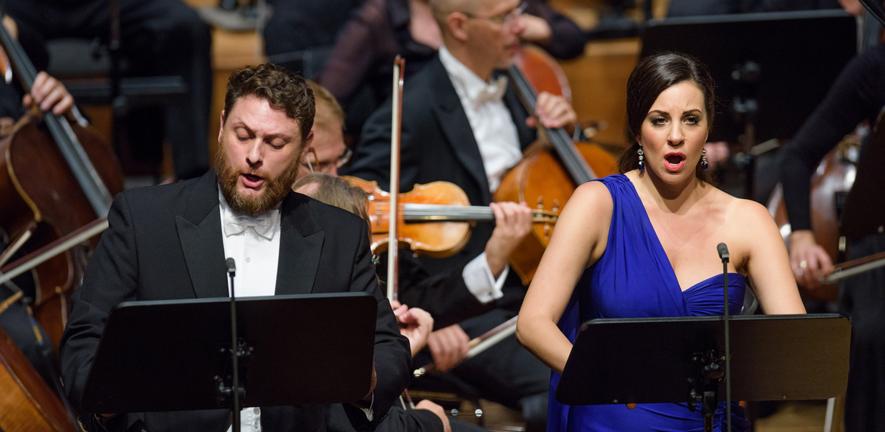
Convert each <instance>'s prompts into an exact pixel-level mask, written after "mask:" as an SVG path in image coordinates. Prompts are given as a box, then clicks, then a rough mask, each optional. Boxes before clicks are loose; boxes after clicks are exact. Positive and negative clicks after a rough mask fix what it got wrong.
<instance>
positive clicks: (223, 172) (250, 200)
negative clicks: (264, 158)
mask: <svg viewBox="0 0 885 432" xmlns="http://www.w3.org/2000/svg"><path fill="white" fill-rule="evenodd" d="M221 147H222V148H220V149H218V152H217V153H216V156H215V167H216V170H217V171H218V186H219V187H220V188H221V193H222V194H223V195H224V199H225V200H227V204H228V205H229V206H230V208H231V209H232V210H233V211H234V212H237V213H244V214H247V215H250V216H257V215H260V214H262V213H265V212H267V211H269V210H271V209H273V208H275V207H276V206H277V205H279V204H280V202H282V201H283V198H285V197H286V195H287V194H288V193H289V191H290V190H291V188H292V184H293V183H295V178H296V176H297V175H298V160H299V159H298V158H295V159H294V162H293V163H292V165H290V166H289V167H287V168H286V170H285V171H283V173H282V174H281V175H280V176H279V177H276V178H267V177H265V178H264V188H263V189H264V191H263V192H262V193H261V194H259V195H258V196H254V197H248V196H243V195H241V194H240V193H239V192H238V191H237V182H238V181H239V179H240V172H239V171H238V170H237V169H235V168H234V167H232V166H231V165H230V163H228V161H227V160H226V159H225V157H224V144H222V145H221Z"/></svg>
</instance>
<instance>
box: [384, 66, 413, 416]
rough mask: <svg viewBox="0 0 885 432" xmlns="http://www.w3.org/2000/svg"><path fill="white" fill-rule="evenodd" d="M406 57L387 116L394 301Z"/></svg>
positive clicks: (397, 69)
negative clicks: (388, 125)
mask: <svg viewBox="0 0 885 432" xmlns="http://www.w3.org/2000/svg"><path fill="white" fill-rule="evenodd" d="M405 71H406V60H405V59H404V58H402V56H399V55H397V56H396V58H395V59H393V96H392V98H391V101H392V102H391V103H392V110H391V116H390V187H389V188H388V190H390V207H389V209H388V214H387V215H388V219H387V225H388V227H389V228H388V230H387V299H388V300H390V301H396V300H397V296H398V293H399V240H398V239H399V228H398V227H397V225H398V224H397V221H399V165H400V163H399V153H400V143H401V142H402V122H403V74H404V73H405ZM399 401H400V405H402V407H403V409H414V408H415V403H414V402H412V397H411V396H409V391H408V390H407V389H403V392H402V393H401V394H400V398H399Z"/></svg>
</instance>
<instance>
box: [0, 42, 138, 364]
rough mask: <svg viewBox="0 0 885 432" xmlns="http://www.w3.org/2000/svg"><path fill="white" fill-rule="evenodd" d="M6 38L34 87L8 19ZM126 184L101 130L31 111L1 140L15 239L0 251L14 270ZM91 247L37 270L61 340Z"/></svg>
mask: <svg viewBox="0 0 885 432" xmlns="http://www.w3.org/2000/svg"><path fill="white" fill-rule="evenodd" d="M0 43H2V46H3V48H4V50H5V52H6V54H7V56H8V58H9V60H10V63H11V66H12V69H13V70H14V76H15V77H16V78H17V79H18V81H19V82H20V84H21V86H22V88H23V89H24V90H25V91H26V92H30V89H31V87H32V86H33V84H34V80H35V79H36V76H37V71H36V69H35V68H34V65H33V64H32V63H31V61H30V59H29V58H28V57H27V55H26V54H25V52H24V50H23V49H22V47H21V45H19V43H18V41H16V40H15V39H14V38H13V37H12V36H11V35H10V34H9V32H8V31H7V30H6V28H5V27H3V26H0ZM47 132H48V133H47ZM122 189H123V175H122V172H121V171H120V168H119V163H118V162H117V159H116V156H115V155H114V153H113V150H112V149H111V147H110V146H109V145H108V144H107V143H106V142H104V141H103V140H101V139H100V138H99V137H98V135H97V134H95V133H94V132H92V131H90V130H89V129H86V128H84V127H82V126H81V125H79V124H76V123H75V124H71V123H70V122H68V119H67V118H66V117H64V116H56V115H54V114H53V113H51V112H49V113H44V114H43V115H42V116H38V115H34V114H32V113H27V114H26V115H25V116H23V117H22V118H21V119H20V120H19V121H18V122H17V123H16V125H15V126H14V128H13V133H12V134H11V135H10V136H9V137H7V138H6V139H4V140H2V142H0V205H2V206H3V212H0V230H2V232H3V234H4V237H5V239H6V240H7V242H6V243H7V244H8V246H7V247H6V249H5V250H3V251H2V253H0V268H3V269H4V270H8V268H7V267H6V264H9V263H10V262H12V261H13V260H14V258H17V257H20V256H22V255H26V254H29V253H31V252H34V251H37V250H39V249H41V248H42V247H44V246H46V245H49V244H51V243H53V242H54V241H56V240H57V239H59V238H61V237H63V236H65V235H66V234H69V233H72V232H74V231H76V230H78V229H79V228H81V227H83V226H85V225H87V224H89V223H90V222H94V221H95V220H96V219H103V218H104V217H106V215H107V213H108V210H109V208H110V204H111V197H112V194H114V193H117V192H119V191H121V190H122ZM92 245H94V243H93V244H92ZM89 250H90V245H89V244H86V245H84V244H83V243H79V244H78V245H77V246H75V247H72V248H71V249H68V250H66V251H64V252H63V253H61V254H58V255H56V256H54V257H53V258H51V259H48V260H46V261H45V262H43V263H42V264H40V265H39V266H37V267H35V268H34V269H33V270H32V271H31V272H30V273H31V276H32V277H31V279H32V281H33V293H28V297H31V298H32V306H33V309H34V313H35V315H36V318H37V320H38V321H39V322H40V323H41V324H42V325H43V327H44V328H45V330H46V332H47V334H48V335H49V337H50V339H51V340H52V342H53V345H54V346H56V347H57V346H58V343H59V342H60V340H61V335H62V331H63V330H64V326H65V323H66V321H67V314H68V308H69V305H68V300H67V299H68V296H69V294H70V292H71V290H72V289H73V288H74V287H75V286H76V285H77V284H78V283H79V279H80V277H81V276H82V270H83V268H84V267H85V262H86V259H87V256H88V253H89ZM16 282H18V284H21V285H25V282H22V281H21V279H17V280H16V281H10V282H7V283H6V286H8V287H11V288H12V290H13V291H19V290H20V287H19V285H18V284H16ZM23 291H29V287H27V286H26V287H25V288H24V290H23ZM19 292H20V291H19Z"/></svg>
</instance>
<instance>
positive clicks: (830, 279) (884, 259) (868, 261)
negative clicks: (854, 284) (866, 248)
mask: <svg viewBox="0 0 885 432" xmlns="http://www.w3.org/2000/svg"><path fill="white" fill-rule="evenodd" d="M879 267H885V252H879V253H875V254H872V255H868V256H865V257H861V258H857V259H853V260H850V261H845V262H843V263H839V264H836V268H834V269H833V271H831V272H830V274H828V275H826V276H824V277H823V278H822V279H821V282H823V283H827V284H832V283H836V282H839V281H841V280H842V279H846V278H849V277H851V276H854V275H857V274H860V273H863V272H867V271H870V270H873V269H877V268H879Z"/></svg>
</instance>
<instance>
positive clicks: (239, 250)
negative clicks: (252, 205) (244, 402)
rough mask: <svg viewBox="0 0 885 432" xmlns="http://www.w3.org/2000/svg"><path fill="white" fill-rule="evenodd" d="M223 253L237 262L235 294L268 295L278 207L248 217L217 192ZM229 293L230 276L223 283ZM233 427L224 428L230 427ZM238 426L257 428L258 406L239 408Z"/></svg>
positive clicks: (275, 258)
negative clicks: (226, 284)
mask: <svg viewBox="0 0 885 432" xmlns="http://www.w3.org/2000/svg"><path fill="white" fill-rule="evenodd" d="M218 205H219V207H220V209H221V233H222V240H223V242H224V256H225V257H227V258H233V259H234V261H235V262H236V265H237V274H236V277H235V282H234V283H236V287H235V288H236V293H235V294H236V296H237V297H256V296H271V295H274V292H275V291H276V283H277V265H278V264H279V261H280V210H279V208H275V209H273V210H271V211H269V212H267V213H265V214H262V215H259V216H256V217H252V216H247V215H241V214H238V213H236V212H234V211H233V210H232V209H231V208H230V206H229V205H228V203H227V200H225V199H224V195H223V194H222V193H221V191H219V192H218ZM227 292H228V295H230V279H228V286H227ZM232 429H233V427H230V428H228V431H231V430H232ZM240 430H242V431H244V432H246V431H248V432H261V409H259V408H258V407H248V408H243V409H242V410H240Z"/></svg>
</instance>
